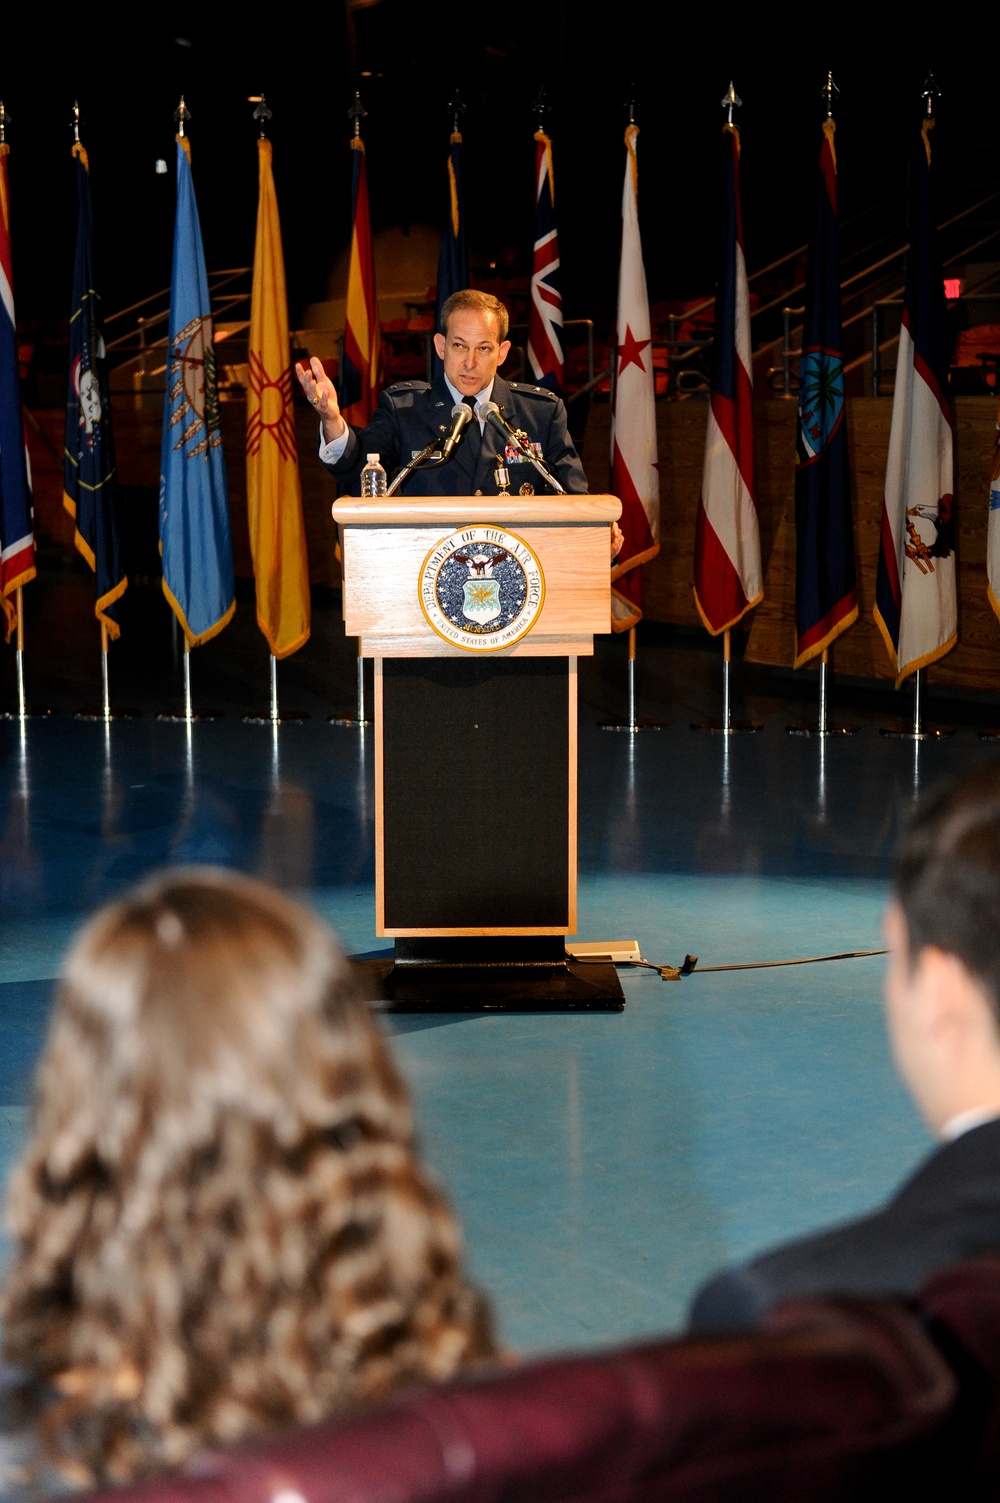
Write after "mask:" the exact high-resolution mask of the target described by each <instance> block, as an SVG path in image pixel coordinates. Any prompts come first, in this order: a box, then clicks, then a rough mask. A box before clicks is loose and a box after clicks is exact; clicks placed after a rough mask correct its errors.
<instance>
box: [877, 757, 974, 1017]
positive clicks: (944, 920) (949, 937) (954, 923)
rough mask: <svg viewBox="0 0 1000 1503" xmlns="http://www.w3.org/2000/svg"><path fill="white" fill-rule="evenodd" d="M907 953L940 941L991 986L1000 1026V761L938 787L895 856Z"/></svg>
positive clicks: (924, 802)
mask: <svg viewBox="0 0 1000 1503" xmlns="http://www.w3.org/2000/svg"><path fill="white" fill-rule="evenodd" d="M893 885H894V888H895V893H896V897H897V898H898V899H899V904H900V907H901V908H902V910H903V916H904V918H905V920H906V928H907V936H908V940H909V948H910V954H911V956H912V957H914V958H915V957H916V956H917V954H918V953H919V951H920V950H922V949H923V948H924V946H925V945H935V946H937V947H938V948H939V949H941V950H947V951H948V952H949V953H950V954H952V955H956V956H957V957H958V959H959V960H960V961H961V962H962V964H963V965H964V966H965V968H966V970H967V971H968V972H969V973H970V975H972V976H974V977H975V978H976V979H977V981H979V983H980V984H981V985H982V986H983V987H984V988H985V989H986V992H987V994H988V995H989V998H990V1001H991V1002H992V1005H993V1010H994V1014H995V1016H996V1019H997V1022H998V1024H1000V762H989V763H987V764H986V765H985V766H980V767H977V768H975V769H974V770H973V771H972V772H968V773H965V774H964V775H963V776H962V777H959V778H957V779H955V780H954V781H952V782H950V783H947V784H945V785H944V787H941V788H938V789H935V790H933V791H932V792H931V793H930V794H928V795H927V797H926V798H924V799H922V800H921V802H920V804H918V806H917V809H916V811H915V813H914V814H913V817H912V818H911V820H910V822H909V825H908V826H907V828H906V830H905V832H904V834H903V837H902V839H901V840H900V843H899V847H898V850H897V853H896V859H895V864H894V869H893Z"/></svg>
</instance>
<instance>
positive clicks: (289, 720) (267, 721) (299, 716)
mask: <svg viewBox="0 0 1000 1503" xmlns="http://www.w3.org/2000/svg"><path fill="white" fill-rule="evenodd" d="M242 719H243V724H244V725H301V724H302V722H303V720H308V719H309V716H308V715H307V713H306V712H305V710H282V712H281V714H280V715H272V714H271V712H270V710H258V711H257V712H256V714H254V715H244V716H243V717H242Z"/></svg>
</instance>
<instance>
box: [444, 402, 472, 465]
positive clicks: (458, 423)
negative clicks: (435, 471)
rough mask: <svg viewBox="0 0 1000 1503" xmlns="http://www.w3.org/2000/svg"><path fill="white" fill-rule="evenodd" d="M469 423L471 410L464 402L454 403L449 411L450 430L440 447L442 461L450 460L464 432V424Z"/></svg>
mask: <svg viewBox="0 0 1000 1503" xmlns="http://www.w3.org/2000/svg"><path fill="white" fill-rule="evenodd" d="M471 421H472V408H471V407H469V406H467V405H466V403H465V402H456V403H455V405H454V407H453V408H452V409H451V428H450V429H449V430H448V433H447V434H446V436H445V439H444V442H443V443H442V445H441V458H442V460H445V459H450V458H451V456H452V453H453V451H454V449H455V446H456V444H457V443H458V442H459V440H460V439H461V437H462V434H463V433H464V432H465V425H466V423H471Z"/></svg>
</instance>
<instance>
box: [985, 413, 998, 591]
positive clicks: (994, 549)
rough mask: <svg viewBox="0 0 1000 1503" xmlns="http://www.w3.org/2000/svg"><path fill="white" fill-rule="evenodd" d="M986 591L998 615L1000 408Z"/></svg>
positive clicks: (991, 480) (991, 492)
mask: <svg viewBox="0 0 1000 1503" xmlns="http://www.w3.org/2000/svg"><path fill="white" fill-rule="evenodd" d="M986 577H987V579H988V581H989V583H988V585H987V587H986V593H987V594H988V596H989V600H990V605H991V606H992V607H993V609H994V610H995V611H996V613H997V615H998V616H1000V410H998V412H997V436H996V442H995V444H994V445H993V466H992V468H991V470H990V511H989V521H988V523H987V530H986Z"/></svg>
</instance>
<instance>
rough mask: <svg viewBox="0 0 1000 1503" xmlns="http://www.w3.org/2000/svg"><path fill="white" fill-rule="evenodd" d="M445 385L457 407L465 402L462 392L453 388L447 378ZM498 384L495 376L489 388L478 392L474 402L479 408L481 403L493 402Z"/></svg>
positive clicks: (486, 387) (445, 377) (445, 378)
mask: <svg viewBox="0 0 1000 1503" xmlns="http://www.w3.org/2000/svg"><path fill="white" fill-rule="evenodd" d="M444 384H445V386H447V388H448V390H449V391H450V392H451V394H452V396H453V397H454V399H455V404H456V406H460V405H461V404H462V403H463V402H464V401H465V397H463V395H462V393H461V392H460V391H456V390H455V388H454V386H452V384H451V382H450V381H449V380H448V377H447V376H444ZM496 384H497V378H496V376H494V377H493V380H492V381H491V382H490V384H489V386H484V387H483V389H482V391H477V392H476V394H475V396H474V397H473V401H474V403H475V405H476V406H477V407H478V406H479V404H480V402H489V401H491V400H492V396H493V388H494V386H496Z"/></svg>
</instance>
